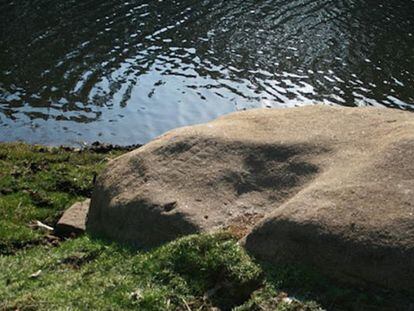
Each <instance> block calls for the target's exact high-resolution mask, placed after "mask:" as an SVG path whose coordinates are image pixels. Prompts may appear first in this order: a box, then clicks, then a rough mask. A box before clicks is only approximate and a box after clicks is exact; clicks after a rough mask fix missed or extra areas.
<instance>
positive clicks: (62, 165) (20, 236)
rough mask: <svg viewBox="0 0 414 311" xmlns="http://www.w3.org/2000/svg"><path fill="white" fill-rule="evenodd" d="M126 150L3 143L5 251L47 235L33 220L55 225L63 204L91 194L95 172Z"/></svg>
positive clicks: (1, 248) (0, 174) (0, 190)
mask: <svg viewBox="0 0 414 311" xmlns="http://www.w3.org/2000/svg"><path fill="white" fill-rule="evenodd" d="M120 153H121V152H120V151H112V152H108V153H107V154H100V153H96V152H93V151H88V150H85V151H79V152H75V151H73V150H68V149H65V148H45V147H41V146H29V145H26V144H22V143H13V144H0V254H7V253H11V252H13V250H14V249H16V248H20V247H21V246H23V245H27V244H29V245H30V244H36V243H38V242H39V240H40V239H41V238H42V237H43V234H42V233H41V232H39V231H35V230H33V229H32V228H30V224H31V223H32V222H33V221H36V220H38V221H41V222H43V223H46V224H49V225H53V224H54V223H55V222H56V220H57V219H58V218H59V216H60V215H61V212H62V210H64V209H65V208H66V207H68V206H70V204H72V203H74V202H76V201H78V200H81V199H84V198H85V197H88V196H90V194H91V191H92V186H93V177H94V175H95V174H97V173H99V171H100V170H101V169H102V168H103V167H104V165H105V162H106V160H107V159H108V158H111V157H115V156H116V155H119V154H120Z"/></svg>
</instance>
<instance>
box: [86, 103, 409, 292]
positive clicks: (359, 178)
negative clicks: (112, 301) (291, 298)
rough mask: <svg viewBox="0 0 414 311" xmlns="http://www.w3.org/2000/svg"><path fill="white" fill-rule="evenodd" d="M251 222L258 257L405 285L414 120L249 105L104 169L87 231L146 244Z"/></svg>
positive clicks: (400, 115)
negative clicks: (253, 108) (270, 108)
mask: <svg viewBox="0 0 414 311" xmlns="http://www.w3.org/2000/svg"><path fill="white" fill-rule="evenodd" d="M265 216H266V217H265ZM263 217H264V220H263V221H261V222H260V220H261V219H262V218H263ZM257 222H260V223H259V224H258V225H257V226H256V227H255V228H254V230H253V231H252V232H251V233H250V234H248V235H247V237H246V238H245V239H244V244H245V246H246V248H247V249H248V250H249V251H250V252H251V253H252V254H254V255H255V256H257V257H258V258H261V259H265V260H268V261H271V262H275V263H279V262H292V261H293V262H299V263H305V264H310V265H313V266H315V267H318V268H320V269H322V270H324V271H326V272H327V273H329V274H332V275H333V276H335V275H341V277H343V276H347V277H349V278H357V279H359V280H361V279H363V280H367V281H371V282H377V283H379V284H382V285H390V286H395V287H399V288H402V287H404V288H413V287H414V278H413V275H414V115H413V114H411V113H408V112H403V111H397V110H390V109H376V108H337V107H328V106H308V107H304V108H294V109H281V110H269V109H257V110H249V111H245V112H238V113H234V114H231V115H228V116H225V117H221V118H219V119H217V120H215V121H213V122H210V123H207V124H203V125H197V126H191V127H185V128H181V129H177V130H173V131H171V132H168V133H166V134H165V135H163V136H161V137H159V138H157V139H156V140H154V141H152V142H151V143H149V144H147V145H145V146H143V147H141V148H139V149H137V150H135V151H133V152H130V153H128V154H125V155H123V156H121V157H119V158H117V159H115V160H113V161H112V162H111V163H110V164H109V165H108V167H107V168H106V170H105V171H104V172H103V173H102V174H101V175H100V176H99V177H98V179H97V183H96V187H95V191H94V193H93V197H92V201H91V207H90V211H89V216H88V220H87V230H89V231H90V232H91V233H92V234H95V235H98V236H103V237H107V238H111V239H114V240H117V241H120V242H126V243H130V244H134V245H136V246H140V247H151V246H155V245H158V244H160V243H163V242H165V241H169V240H172V239H175V238H177V237H179V236H181V235H186V234H190V233H196V232H211V231H214V230H217V229H220V228H232V229H234V230H236V231H239V232H246V231H247V230H248V227H250V226H252V225H255V224H256V223H257Z"/></svg>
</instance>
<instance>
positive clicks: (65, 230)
mask: <svg viewBox="0 0 414 311" xmlns="http://www.w3.org/2000/svg"><path fill="white" fill-rule="evenodd" d="M89 204H90V199H87V200H85V201H83V202H77V203H75V204H73V205H72V206H71V207H70V208H69V209H67V210H66V211H65V212H64V213H63V216H62V217H61V218H60V219H59V221H58V223H57V224H56V227H55V234H56V235H59V236H65V237H70V236H72V237H73V236H78V235H80V234H82V233H84V232H85V224H86V217H87V216H88V211H89Z"/></svg>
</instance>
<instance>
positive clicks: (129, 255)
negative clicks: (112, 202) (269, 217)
mask: <svg viewBox="0 0 414 311" xmlns="http://www.w3.org/2000/svg"><path fill="white" fill-rule="evenodd" d="M121 153H122V151H119V150H118V151H110V150H109V151H108V152H107V153H104V154H102V153H96V152H94V151H92V150H84V151H74V150H69V149H65V148H45V147H40V146H28V145H25V144H20V143H15V144H0V310H63V309H65V310H131V309H135V310H186V311H189V310H212V309H213V308H220V309H222V310H229V309H233V310H237V311H247V310H258V311H259V310H320V309H321V308H320V306H319V304H318V303H316V302H314V300H316V301H319V302H321V303H322V305H323V306H326V307H327V309H329V310H399V309H401V310H403V309H404V306H406V305H407V303H408V302H407V300H404V299H405V298H404V297H403V298H401V297H400V296H399V295H397V294H395V293H387V292H383V291H374V292H370V291H366V290H361V289H358V288H349V287H345V286H339V285H337V284H335V285H334V284H332V283H331V282H330V281H329V280H327V279H325V278H323V277H321V276H320V275H318V274H317V273H314V272H311V271H309V270H307V269H300V268H298V267H282V266H280V267H274V266H273V267H269V266H266V265H265V264H263V263H257V262H255V261H254V260H252V258H250V257H249V256H248V255H247V254H246V253H245V251H244V250H243V249H242V248H241V247H240V246H239V245H238V244H237V241H236V240H235V239H234V238H233V237H232V236H231V235H229V234H228V233H218V234H215V235H195V236H189V237H184V238H181V239H179V240H177V241H173V242H171V243H168V244H166V245H164V246H162V247H159V248H157V249H154V250H151V251H149V252H140V251H136V250H132V249H128V248H126V247H123V246H120V245H116V244H111V243H109V242H105V241H100V240H94V239H91V238H90V237H88V236H87V235H86V236H83V237H80V238H77V239H72V240H66V241H61V242H60V243H57V244H51V243H46V242H45V241H46V239H45V237H46V236H47V232H45V231H41V230H38V229H35V228H34V227H32V226H30V224H31V223H33V221H36V220H39V221H42V222H44V223H47V224H49V225H51V226H53V225H54V224H55V222H56V220H57V219H58V217H59V216H60V214H61V213H62V211H63V210H64V209H65V208H67V207H68V206H70V204H72V203H73V202H75V201H77V200H80V199H83V198H85V197H87V196H89V195H90V193H91V191H92V186H93V179H94V175H95V174H97V173H99V171H100V170H101V169H102V168H103V166H104V165H105V162H106V161H107V159H108V158H111V157H115V156H117V155H120V154H121ZM286 291H287V292H288V293H289V294H291V295H294V296H296V297H300V299H292V298H290V297H288V296H287V294H286V293H285V292H286ZM401 306H402V307H401ZM400 307H401V308H400Z"/></svg>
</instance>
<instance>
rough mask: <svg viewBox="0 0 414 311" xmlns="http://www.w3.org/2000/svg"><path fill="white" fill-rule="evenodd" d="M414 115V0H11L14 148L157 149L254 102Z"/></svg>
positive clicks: (7, 113)
mask: <svg viewBox="0 0 414 311" xmlns="http://www.w3.org/2000/svg"><path fill="white" fill-rule="evenodd" d="M318 102H323V103H327V104H339V105H347V106H360V105H374V106H387V107H395V108H401V109H409V110H414V1H413V0H411V1H409V0H401V1H394V0H388V1H383V0H380V1H373V0H330V1H328V0H312V1H310V0H309V1H305V0H261V1H260V0H225V1H224V0H222V1H218V0H215V1H213V0H210V1H209V0H181V1H174V0H168V1H167V0H158V1H155V0H152V1H150V0H146V1H142V0H137V1H134V0H130V1H114V0H113V1H109V0H101V1H95V0H66V1H56V0H32V1H20V0H15V1H8V0H1V1H0V140H3V141H4V140H15V139H23V140H25V141H29V142H37V143H47V144H76V143H79V142H82V141H87V142H91V141H95V140H100V141H106V142H113V143H117V144H132V143H144V142H146V141H148V140H149V139H151V138H153V137H154V136H156V135H159V134H160V133H162V132H164V131H166V130H168V129H171V128H174V127H177V126H182V125H187V124H193V123H199V122H204V121H207V120H210V119H213V118H215V117H217V116H218V115H221V114H225V113H228V112H232V111H235V110H240V109H246V108H252V107H277V108H278V107H291V106H296V105H304V104H309V103H318Z"/></svg>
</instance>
